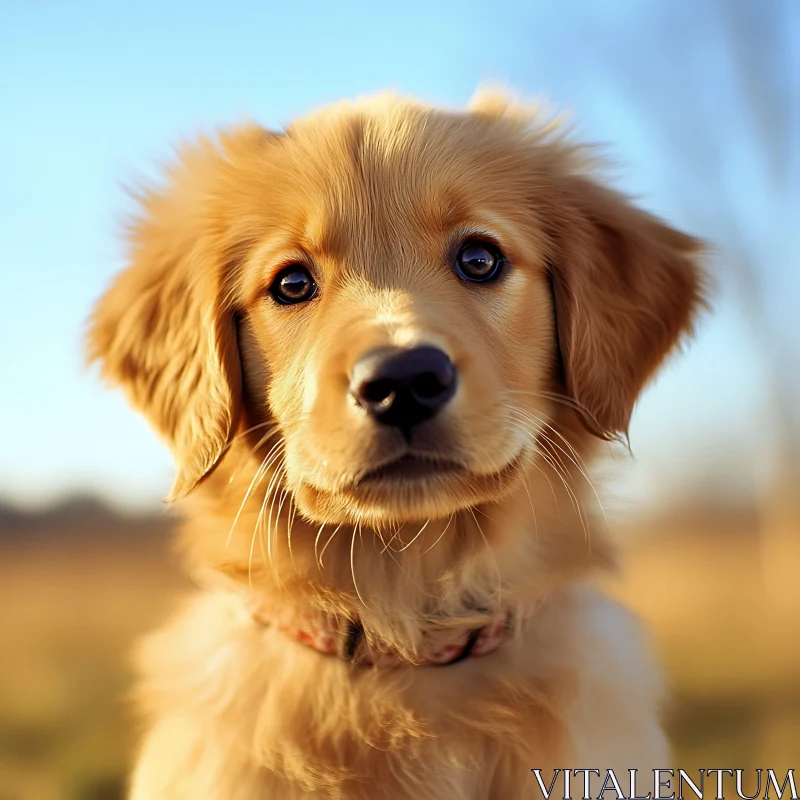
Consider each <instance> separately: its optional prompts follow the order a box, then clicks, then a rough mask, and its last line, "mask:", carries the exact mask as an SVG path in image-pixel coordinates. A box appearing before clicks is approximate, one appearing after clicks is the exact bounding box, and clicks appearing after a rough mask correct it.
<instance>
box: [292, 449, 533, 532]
mask: <svg viewBox="0 0 800 800" xmlns="http://www.w3.org/2000/svg"><path fill="white" fill-rule="evenodd" d="M525 460H526V455H525V454H524V453H521V454H519V455H518V456H516V457H515V458H513V459H512V460H511V461H509V462H508V463H507V464H506V465H505V466H504V467H502V468H501V469H500V470H499V471H497V472H493V473H490V474H485V475H479V474H475V473H470V472H456V473H453V472H445V473H443V474H432V475H429V476H426V477H425V478H417V479H413V480H409V479H391V480H376V481H368V482H363V483H361V484H358V485H355V486H351V487H348V488H346V489H338V490H328V489H326V488H323V487H319V486H315V485H312V484H310V483H308V482H307V481H303V480H301V481H299V482H298V483H297V484H296V485H295V486H294V487H293V488H292V494H293V497H294V501H295V503H296V505H297V507H298V509H299V510H300V512H301V513H302V514H303V515H304V516H305V517H306V518H308V519H309V520H311V521H312V522H318V523H320V524H321V523H323V522H324V523H326V524H328V525H330V524H334V525H339V524H345V525H346V524H362V525H363V524H366V525H369V526H372V527H375V528H378V529H380V528H384V527H386V526H392V525H398V524H402V523H406V522H409V523H410V522H425V521H426V520H429V519H447V518H448V517H450V516H452V515H453V514H455V513H458V512H459V511H464V510H466V509H469V508H474V507H475V506H478V505H481V504H484V503H489V502H493V503H496V502H498V501H499V500H501V499H503V498H504V497H506V496H507V495H508V494H509V493H511V492H512V491H513V489H514V488H515V486H516V485H517V483H518V482H519V481H520V480H521V477H520V476H521V474H522V471H523V464H524V462H525Z"/></svg>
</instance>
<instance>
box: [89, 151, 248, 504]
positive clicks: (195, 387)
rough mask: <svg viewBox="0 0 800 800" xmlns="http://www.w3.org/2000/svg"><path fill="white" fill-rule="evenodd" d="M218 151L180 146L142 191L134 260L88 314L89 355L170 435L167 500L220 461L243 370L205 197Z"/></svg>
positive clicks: (133, 239)
mask: <svg viewBox="0 0 800 800" xmlns="http://www.w3.org/2000/svg"><path fill="white" fill-rule="evenodd" d="M220 161H221V156H220V153H219V152H218V151H217V150H216V148H215V147H214V146H213V145H211V144H210V143H208V142H206V143H204V144H201V145H200V146H198V147H196V148H194V149H192V150H188V151H184V153H183V154H182V156H181V160H180V162H179V164H178V166H177V167H176V168H174V169H172V170H170V172H169V173H168V178H169V180H168V184H167V187H166V188H165V189H163V190H161V191H158V192H153V193H148V194H146V195H145V196H144V197H141V198H140V202H141V207H142V216H141V217H140V218H139V219H138V220H136V222H135V223H134V225H133V226H132V229H131V235H130V245H131V246H130V258H129V262H130V263H129V266H128V268H127V269H126V270H125V271H124V272H122V273H121V274H120V275H119V276H118V277H117V278H116V279H115V281H114V283H113V284H112V286H111V288H110V289H109V290H108V291H107V292H106V294H105V295H104V296H103V297H102V298H101V299H100V300H99V302H98V303H97V305H96V307H95V309H94V313H93V315H92V317H91V319H90V321H89V332H88V336H87V350H88V358H89V360H90V362H93V361H99V362H100V364H101V374H102V376H103V377H104V378H105V379H106V380H107V381H108V382H109V383H111V384H113V385H117V386H121V387H122V388H123V389H124V390H125V393H126V395H127V397H128V399H129V401H130V402H131V404H132V405H133V406H134V407H135V408H137V409H138V410H139V411H141V412H142V413H143V414H144V416H145V417H146V418H147V419H148V421H149V422H150V423H151V425H152V426H153V427H154V428H155V429H156V431H158V433H159V434H160V435H161V436H162V437H163V438H164V439H165V440H166V441H167V443H168V444H169V446H170V449H171V450H172V453H173V456H174V459H175V463H176V478H175V483H174V485H173V488H172V492H171V493H170V499H175V498H177V497H180V496H182V495H185V494H187V493H188V492H190V491H191V490H192V488H194V486H195V485H196V484H197V483H198V482H199V481H200V480H202V478H203V477H205V476H206V475H207V474H209V473H210V472H211V471H212V470H213V469H214V467H215V466H216V464H217V463H218V461H219V459H220V457H221V455H222V454H223V452H224V449H225V447H226V445H227V444H228V443H229V442H230V440H231V438H232V436H233V434H234V432H235V428H236V424H237V419H238V415H239V408H240V395H241V370H240V366H239V356H238V347H237V342H236V329H235V321H234V319H233V314H232V312H231V311H230V310H229V309H227V308H225V307H224V305H223V300H222V298H223V297H224V296H226V292H225V291H224V286H223V282H224V280H225V276H224V268H225V266H226V264H225V263H224V250H223V249H222V248H220V247H219V246H217V245H216V244H215V242H214V241H213V240H212V232H211V230H210V228H211V226H210V225H209V224H208V216H209V210H208V208H207V203H208V200H209V196H210V193H211V191H212V185H213V180H214V171H215V170H216V169H218V168H219V162H220Z"/></svg>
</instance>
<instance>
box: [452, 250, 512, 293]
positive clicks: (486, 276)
mask: <svg viewBox="0 0 800 800" xmlns="http://www.w3.org/2000/svg"><path fill="white" fill-rule="evenodd" d="M504 262H505V259H504V258H503V254H502V253H501V252H500V251H499V250H498V249H497V248H496V247H495V246H494V245H493V244H490V243H489V242H481V241H477V240H475V239H468V240H467V241H466V242H464V244H463V245H461V249H460V250H459V251H458V256H456V272H457V273H458V276H459V277H460V278H463V279H464V280H467V281H473V282H474V283H485V282H486V281H491V280H493V279H494V278H496V277H497V276H498V275H499V274H500V269H501V267H502V266H503V263H504Z"/></svg>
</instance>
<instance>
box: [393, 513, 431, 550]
mask: <svg viewBox="0 0 800 800" xmlns="http://www.w3.org/2000/svg"><path fill="white" fill-rule="evenodd" d="M430 521H431V520H430V517H429V518H428V519H427V520H426V522H425V524H424V525H423V526H422V527H421V528H420V529H419V533H418V534H417V535H416V536H415V537H414V538H413V539H412V540H411V541H410V542H409V543H408V544H404V545H403V546H402V547H401V548H400V549H399V550H398V551H397V552H398V553H402V552H403V550H408V548H409V547H411V545H412V544H414V542H416V541H417V539H419V537H420V536H422V532H423V531H424V530H425V528H427V527H428V524H429V523H430Z"/></svg>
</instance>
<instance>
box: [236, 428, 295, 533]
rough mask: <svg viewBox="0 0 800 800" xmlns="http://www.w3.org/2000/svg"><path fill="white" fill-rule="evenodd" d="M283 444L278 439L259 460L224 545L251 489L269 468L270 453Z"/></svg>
mask: <svg viewBox="0 0 800 800" xmlns="http://www.w3.org/2000/svg"><path fill="white" fill-rule="evenodd" d="M281 444H283V440H282V439H279V440H278V441H277V442H276V443H275V444H274V445H273V446H272V447H271V448H270V450H269V452H268V453H267V455H266V456H264V460H263V461H262V462H261V464H260V466H259V467H258V469H257V470H256V471H255V473H254V474H253V478H252V480H251V481H250V485H249V486H248V487H247V491H246V492H245V495H244V498H243V500H242V502H241V503H240V504H239V508H238V510H237V511H236V516H235V517H234V518H233V524H232V525H231V529H230V531H228V538H227V539H226V540H225V547H226V548H227V547H228V545H229V544H230V543H231V538H232V537H233V532H234V530H235V528H236V525H237V523H238V522H239V517H240V516H241V515H242V511H243V510H244V507H245V505H246V504H247V501H248V499H249V498H250V495H251V493H252V491H253V488H254V487H255V486H257V485H258V484H259V483H261V480H262V478H263V477H264V475H265V474H266V472H267V471H268V470H269V467H270V463H271V462H270V459H271V457H272V454H273V453H274V452H275V451H276V449H277V448H278V447H280V445H281Z"/></svg>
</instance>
